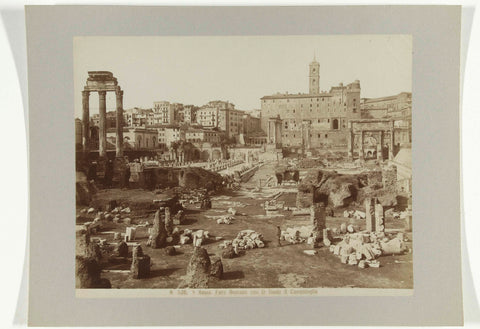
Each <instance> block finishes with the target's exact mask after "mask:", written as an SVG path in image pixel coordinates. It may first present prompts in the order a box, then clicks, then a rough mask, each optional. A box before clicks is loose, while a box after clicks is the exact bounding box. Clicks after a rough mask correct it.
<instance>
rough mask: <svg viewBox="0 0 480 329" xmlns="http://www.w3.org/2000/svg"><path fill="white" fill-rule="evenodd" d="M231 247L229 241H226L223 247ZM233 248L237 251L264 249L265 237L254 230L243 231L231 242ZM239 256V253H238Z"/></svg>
mask: <svg viewBox="0 0 480 329" xmlns="http://www.w3.org/2000/svg"><path fill="white" fill-rule="evenodd" d="M229 245H230V242H229V241H225V242H224V243H223V246H224V247H225V248H227V247H228V246H229ZM231 246H232V247H233V248H234V249H235V250H247V249H254V248H264V247H265V242H264V241H263V235H262V234H261V233H258V232H255V231H254V230H243V231H240V232H239V233H238V234H237V237H236V238H235V239H233V241H231ZM237 254H238V253H237Z"/></svg>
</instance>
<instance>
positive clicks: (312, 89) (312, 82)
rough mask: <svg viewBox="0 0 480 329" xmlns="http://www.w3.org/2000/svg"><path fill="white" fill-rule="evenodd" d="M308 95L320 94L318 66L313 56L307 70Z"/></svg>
mask: <svg viewBox="0 0 480 329" xmlns="http://www.w3.org/2000/svg"><path fill="white" fill-rule="evenodd" d="M308 90H309V94H311V95H316V94H319V93H320V64H319V63H318V62H317V60H316V59H315V54H314V55H313V61H312V62H311V63H310V70H309V89H308Z"/></svg>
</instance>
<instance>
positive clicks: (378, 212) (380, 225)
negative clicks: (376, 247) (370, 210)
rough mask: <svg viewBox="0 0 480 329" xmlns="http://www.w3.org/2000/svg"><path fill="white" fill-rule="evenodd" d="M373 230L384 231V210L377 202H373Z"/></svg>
mask: <svg viewBox="0 0 480 329" xmlns="http://www.w3.org/2000/svg"><path fill="white" fill-rule="evenodd" d="M375 231H377V232H385V212H384V211H383V206H382V205H381V204H380V203H378V202H377V203H376V204H375Z"/></svg>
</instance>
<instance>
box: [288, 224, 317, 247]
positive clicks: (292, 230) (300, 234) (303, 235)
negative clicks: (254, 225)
mask: <svg viewBox="0 0 480 329" xmlns="http://www.w3.org/2000/svg"><path fill="white" fill-rule="evenodd" d="M312 231H313V227H312V226H298V227H288V228H287V229H286V230H285V231H282V233H281V235H280V240H281V241H286V242H288V243H291V244H299V243H304V242H306V241H307V240H308V238H310V237H311V236H312Z"/></svg>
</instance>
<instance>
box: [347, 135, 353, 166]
mask: <svg viewBox="0 0 480 329" xmlns="http://www.w3.org/2000/svg"><path fill="white" fill-rule="evenodd" d="M347 152H348V158H349V159H350V160H353V133H352V129H349V130H348V133H347Z"/></svg>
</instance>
